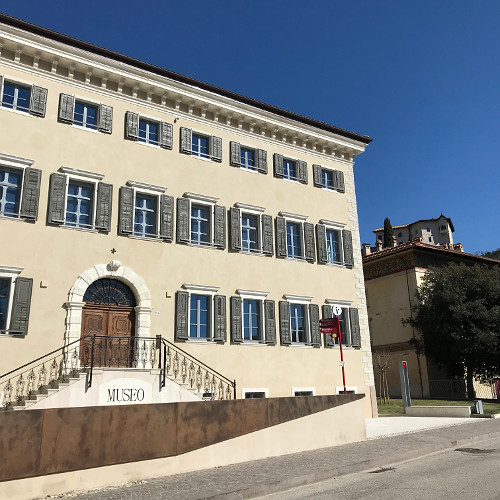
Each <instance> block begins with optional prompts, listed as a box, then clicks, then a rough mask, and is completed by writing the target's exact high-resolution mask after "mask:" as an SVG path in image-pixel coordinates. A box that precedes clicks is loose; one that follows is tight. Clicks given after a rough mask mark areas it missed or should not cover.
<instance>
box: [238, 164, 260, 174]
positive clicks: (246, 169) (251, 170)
mask: <svg viewBox="0 0 500 500" xmlns="http://www.w3.org/2000/svg"><path fill="white" fill-rule="evenodd" d="M238 168H239V169H240V170H244V171H245V172H250V173H252V174H258V173H259V171H258V170H257V169H256V168H248V167H242V166H241V165H240V166H239V167H238Z"/></svg>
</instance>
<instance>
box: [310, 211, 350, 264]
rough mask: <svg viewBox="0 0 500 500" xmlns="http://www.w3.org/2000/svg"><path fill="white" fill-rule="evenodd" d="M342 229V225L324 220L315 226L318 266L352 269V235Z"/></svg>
mask: <svg viewBox="0 0 500 500" xmlns="http://www.w3.org/2000/svg"><path fill="white" fill-rule="evenodd" d="M343 228H344V224H342V223H339V222H334V221H329V220H326V219H321V220H320V224H316V239H317V242H318V262H319V263H320V264H329V265H344V266H346V267H348V268H352V267H353V265H354V254H353V249H352V233H351V231H349V230H348V229H343Z"/></svg>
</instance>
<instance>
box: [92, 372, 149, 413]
mask: <svg viewBox="0 0 500 500" xmlns="http://www.w3.org/2000/svg"><path fill="white" fill-rule="evenodd" d="M152 402H153V389H152V386H151V384H150V383H147V382H146V381H144V380H139V379H136V378H117V379H114V380H110V381H109V382H104V383H103V384H101V385H100V386H99V405H100V406H101V405H105V406H107V405H127V404H132V405H133V404H148V403H152Z"/></svg>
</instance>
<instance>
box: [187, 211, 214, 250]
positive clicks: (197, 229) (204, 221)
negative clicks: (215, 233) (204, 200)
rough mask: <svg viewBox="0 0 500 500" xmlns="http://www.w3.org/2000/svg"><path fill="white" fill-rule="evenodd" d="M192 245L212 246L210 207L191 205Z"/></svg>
mask: <svg viewBox="0 0 500 500" xmlns="http://www.w3.org/2000/svg"><path fill="white" fill-rule="evenodd" d="M191 243H195V244H197V245H209V244H210V207H208V206H207V205H195V204H194V203H193V204H192V205H191Z"/></svg>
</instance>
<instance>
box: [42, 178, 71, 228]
mask: <svg viewBox="0 0 500 500" xmlns="http://www.w3.org/2000/svg"><path fill="white" fill-rule="evenodd" d="M65 195H66V176H65V175H64V174H50V182H49V209H48V211H47V222H48V223H50V224H62V223H63V222H64V214H65V209H66V207H65V205H64V198H65Z"/></svg>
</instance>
